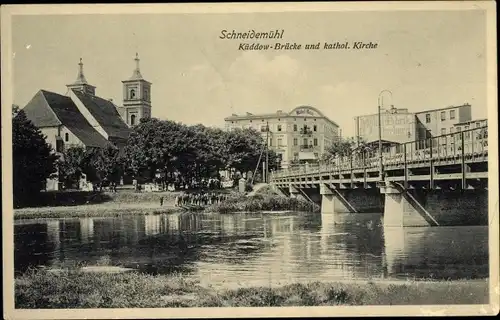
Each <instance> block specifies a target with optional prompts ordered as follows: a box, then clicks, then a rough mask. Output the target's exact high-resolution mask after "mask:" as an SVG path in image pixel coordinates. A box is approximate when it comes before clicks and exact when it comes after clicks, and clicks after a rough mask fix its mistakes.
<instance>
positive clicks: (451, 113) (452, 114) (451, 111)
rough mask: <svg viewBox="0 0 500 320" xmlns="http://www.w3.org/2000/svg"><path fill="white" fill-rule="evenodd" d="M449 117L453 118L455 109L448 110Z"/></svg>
mask: <svg viewBox="0 0 500 320" xmlns="http://www.w3.org/2000/svg"><path fill="white" fill-rule="evenodd" d="M450 119H455V110H450Z"/></svg>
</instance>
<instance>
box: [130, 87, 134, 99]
mask: <svg viewBox="0 0 500 320" xmlns="http://www.w3.org/2000/svg"><path fill="white" fill-rule="evenodd" d="M134 98H135V90H134V89H131V90H130V99H134Z"/></svg>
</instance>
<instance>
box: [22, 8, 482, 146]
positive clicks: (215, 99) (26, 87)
mask: <svg viewBox="0 0 500 320" xmlns="http://www.w3.org/2000/svg"><path fill="white" fill-rule="evenodd" d="M223 29H226V30H228V31H232V30H233V29H234V30H236V32H245V31H248V30H252V29H253V30H255V31H257V32H266V31H271V30H276V29H279V30H284V34H283V39H280V40H263V39H261V40H228V39H225V40H222V39H220V38H219V36H220V34H221V30H223ZM12 30H13V31H12V32H13V33H12V46H13V47H12V51H13V52H12V59H13V81H14V86H13V94H14V103H15V104H18V105H20V106H21V107H23V106H25V105H26V104H27V103H28V102H29V100H30V99H31V98H32V97H33V96H34V95H35V93H36V92H37V91H38V90H40V89H45V90H49V91H53V92H58V93H60V94H65V93H66V84H68V83H71V82H73V81H74V80H75V79H76V75H77V70H78V62H79V59H80V58H82V59H83V63H84V74H85V77H86V78H87V80H88V82H89V83H90V84H92V85H94V86H96V87H97V89H96V94H97V95H98V96H100V97H103V98H113V100H114V102H115V103H117V104H120V103H121V101H122V98H123V93H122V83H121V81H122V80H126V79H128V78H129V77H130V76H131V75H132V72H133V70H134V67H135V62H134V58H135V53H136V52H138V54H139V57H140V59H141V61H140V66H141V73H142V75H143V77H144V78H145V79H146V80H148V81H150V82H152V83H153V84H152V89H151V99H152V116H153V117H157V118H160V119H169V120H174V121H179V122H183V123H185V124H197V123H202V124H204V125H207V126H223V125H224V117H227V116H230V115H231V114H233V113H235V114H244V113H245V112H251V113H254V114H258V113H269V112H275V111H277V110H283V111H290V110H292V109H293V108H295V107H297V106H300V105H310V106H314V107H316V108H318V109H319V110H320V111H322V112H323V113H324V114H325V115H326V116H327V117H329V118H330V119H331V120H333V121H335V122H336V123H338V124H339V125H340V127H341V129H342V134H343V136H352V135H353V134H354V121H353V118H354V117H355V116H359V115H364V114H373V113H376V112H377V101H378V96H379V93H380V92H381V91H382V90H390V91H391V92H392V94H393V95H392V103H391V102H390V101H391V99H390V97H389V96H386V97H385V99H384V104H387V105H390V104H393V105H394V106H395V107H398V108H408V109H409V111H412V112H418V111H423V110H427V109H435V108H442V107H446V106H450V105H461V104H463V103H466V102H468V103H470V104H471V105H472V116H473V118H486V117H487V105H486V95H487V93H486V20H485V12H484V11H479V10H475V11H417V12H416V11H400V12H395V11H389V12H383V11H378V12H377V11H373V12H359V11H357V12H282V13H229V14H228V13H219V14H206V13H203V14H199V13H198V14H196V13H191V14H179V13H177V14H133V15H132V14H130V15H123V14H120V15H110V14H100V15H52V16H51V15H25V16H14V17H13V18H12ZM335 41H339V42H341V43H342V42H345V41H348V42H350V43H352V42H354V41H363V42H370V41H371V42H373V43H377V44H378V45H377V48H376V49H372V50H322V49H320V50H288V51H286V50H268V51H242V50H238V47H239V44H240V43H242V42H245V43H253V42H258V43H260V44H274V43H276V42H280V43H286V42H289V43H297V44H302V46H304V45H305V44H316V43H318V42H320V43H321V47H323V43H324V42H330V43H331V42H335Z"/></svg>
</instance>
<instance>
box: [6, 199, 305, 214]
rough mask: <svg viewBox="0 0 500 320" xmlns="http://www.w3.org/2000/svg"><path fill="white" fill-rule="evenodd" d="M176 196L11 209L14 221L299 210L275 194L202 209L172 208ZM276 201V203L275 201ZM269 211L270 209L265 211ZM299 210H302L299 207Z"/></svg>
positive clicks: (207, 206)
mask: <svg viewBox="0 0 500 320" xmlns="http://www.w3.org/2000/svg"><path fill="white" fill-rule="evenodd" d="M176 195H177V194H176V193H162V194H154V193H151V194H149V193H144V194H134V193H123V194H111V195H109V194H104V196H108V197H110V199H109V200H108V201H105V202H101V203H88V204H82V203H80V204H75V205H66V206H40V207H25V208H17V209H14V220H26V219H62V218H84V217H116V216H122V215H150V214H151V215H156V214H174V213H205V214H210V213H219V214H227V213H255V214H284V213H292V212H297V211H304V210H300V209H301V207H299V206H297V210H291V207H293V205H290V203H292V202H293V201H296V200H294V199H289V198H286V199H285V200H283V199H281V200H280V201H281V202H280V201H278V200H279V199H280V197H279V196H277V195H266V196H265V197H264V196H262V195H259V193H257V194H256V195H254V196H250V197H248V196H247V195H238V196H237V198H235V199H231V200H227V202H222V203H218V204H212V205H206V206H190V207H176V206H175V200H174V199H175V196H176ZM160 197H164V202H163V205H161V206H160V203H159V202H160V201H159V200H160ZM277 199H278V200H277ZM270 208H274V209H272V210H269V209H270ZM302 209H303V208H302Z"/></svg>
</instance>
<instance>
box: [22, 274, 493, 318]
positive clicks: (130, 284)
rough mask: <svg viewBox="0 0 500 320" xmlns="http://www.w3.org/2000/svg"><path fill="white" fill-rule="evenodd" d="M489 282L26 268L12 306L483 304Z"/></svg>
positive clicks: (148, 306) (145, 306) (485, 301)
mask: <svg viewBox="0 0 500 320" xmlns="http://www.w3.org/2000/svg"><path fill="white" fill-rule="evenodd" d="M488 292H489V290H488V280H457V281H349V282H331V283H330V282H329V283H325V282H309V283H306V282H304V283H290V284H282V285H276V286H272V287H271V286H266V287H262V286H260V287H255V286H254V287H245V286H241V287H239V288H216V287H211V286H204V285H201V284H200V283H198V282H195V281H191V280H186V279H184V278H183V277H182V276H165V275H155V276H153V275H148V274H141V273H138V272H135V271H131V272H121V273H113V272H84V271H81V270H58V271H56V272H54V271H50V270H43V269H42V270H29V271H27V272H26V273H24V274H23V275H21V276H18V277H16V279H15V304H16V308H168V307H240V306H241V307H243V306H245V307H269V306H331V305H428V304H487V303H488Z"/></svg>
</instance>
